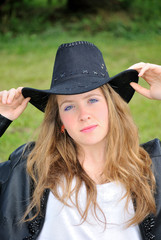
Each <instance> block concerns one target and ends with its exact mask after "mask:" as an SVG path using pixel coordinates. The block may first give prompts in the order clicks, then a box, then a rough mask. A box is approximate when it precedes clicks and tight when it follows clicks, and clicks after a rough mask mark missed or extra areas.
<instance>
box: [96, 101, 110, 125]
mask: <svg viewBox="0 0 161 240" xmlns="http://www.w3.org/2000/svg"><path fill="white" fill-rule="evenodd" d="M97 115H98V117H99V118H100V120H101V121H103V122H105V123H107V124H108V107H107V105H104V106H101V107H100V108H99V111H98V113H97Z"/></svg>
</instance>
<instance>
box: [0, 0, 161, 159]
mask: <svg viewBox="0 0 161 240" xmlns="http://www.w3.org/2000/svg"><path fill="white" fill-rule="evenodd" d="M77 40H86V41H90V42H93V43H94V44H96V45H97V46H98V47H99V49H100V50H101V51H102V53H103V56H104V59H105V62H106V66H107V68H108V71H109V73H110V76H113V75H115V74H117V73H118V72H120V71H123V70H125V69H127V68H128V67H129V66H130V65H132V64H134V63H136V62H140V61H143V62H152V63H156V64H161V2H160V1H157V0H146V1H141V0H135V1H127V0H112V1H109V0H100V1H97V0H79V1H76V0H60V1H59V0H33V1H31V0H28V1H27V0H14V1H13V0H3V1H1V3H0V91H1V90H4V89H10V88H12V87H14V88H17V87H19V86H29V87H35V88H39V89H48V88H49V87H50V82H51V77H52V70H53V64H54V59H55V54H56V51H57V48H58V46H59V45H60V44H62V43H66V42H72V41H77ZM140 83H141V84H142V85H145V83H144V81H143V80H142V79H140ZM129 105H130V109H131V112H132V115H133V117H134V120H135V122H136V124H137V126H138V128H139V133H140V142H145V141H148V140H150V139H152V138H155V137H158V138H161V130H160V129H161V123H160V119H161V103H160V102H158V101H150V100H148V99H145V98H144V97H142V96H140V95H139V94H137V93H136V94H135V96H134V97H133V99H132V101H131V102H130V104H129ZM42 118H43V113H41V112H40V111H38V110H37V109H35V108H34V107H33V106H31V105H30V104H29V106H28V108H27V109H26V111H25V112H24V113H23V114H22V116H21V117H20V118H19V119H17V120H16V121H14V122H13V123H12V124H11V126H10V127H9V128H8V130H7V131H6V133H5V134H4V135H3V137H2V138H1V139H0V141H1V144H0V161H4V160H7V158H8V156H9V154H10V153H11V152H12V151H13V150H14V149H15V148H17V147H18V146H20V145H21V144H23V143H25V142H28V141H32V140H33V139H35V138H36V135H37V132H38V131H37V130H36V129H37V128H38V127H39V125H40V123H41V121H42Z"/></svg>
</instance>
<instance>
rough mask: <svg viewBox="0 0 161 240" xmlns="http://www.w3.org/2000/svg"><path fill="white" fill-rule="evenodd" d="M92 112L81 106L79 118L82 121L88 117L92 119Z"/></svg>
mask: <svg viewBox="0 0 161 240" xmlns="http://www.w3.org/2000/svg"><path fill="white" fill-rule="evenodd" d="M90 118H91V116H90V113H89V111H87V109H85V108H79V120H80V121H81V122H82V121H86V120H88V119H90Z"/></svg>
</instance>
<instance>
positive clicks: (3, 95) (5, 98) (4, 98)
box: [1, 90, 8, 104]
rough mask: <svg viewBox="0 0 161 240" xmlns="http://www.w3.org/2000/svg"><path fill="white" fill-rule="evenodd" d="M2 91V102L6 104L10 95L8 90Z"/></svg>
mask: <svg viewBox="0 0 161 240" xmlns="http://www.w3.org/2000/svg"><path fill="white" fill-rule="evenodd" d="M1 93H2V95H1V102H2V103H3V104H6V103H7V97H8V91H6V90H4V91H2V92H1Z"/></svg>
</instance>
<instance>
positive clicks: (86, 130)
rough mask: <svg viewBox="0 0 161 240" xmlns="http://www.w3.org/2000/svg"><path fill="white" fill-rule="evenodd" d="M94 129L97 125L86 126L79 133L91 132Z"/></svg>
mask: <svg viewBox="0 0 161 240" xmlns="http://www.w3.org/2000/svg"><path fill="white" fill-rule="evenodd" d="M96 127H97V125H91V126H88V127H85V128H83V129H81V130H80V131H81V132H91V131H93V130H94V129H95V128H96Z"/></svg>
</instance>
